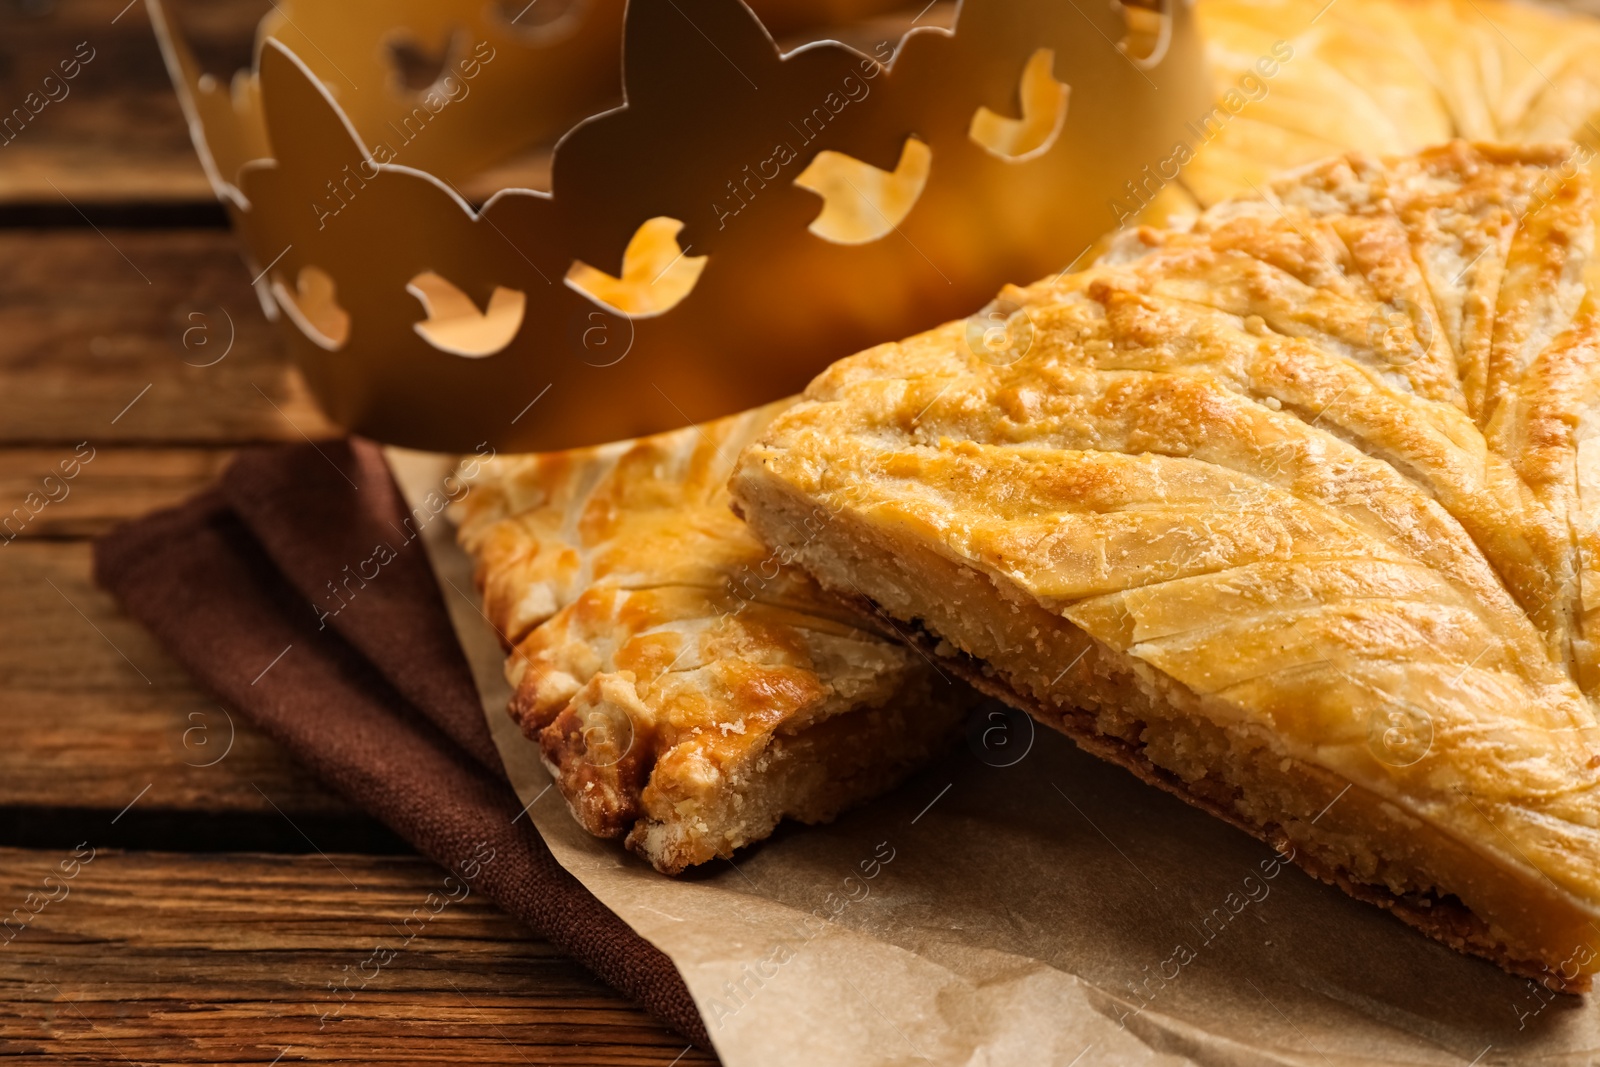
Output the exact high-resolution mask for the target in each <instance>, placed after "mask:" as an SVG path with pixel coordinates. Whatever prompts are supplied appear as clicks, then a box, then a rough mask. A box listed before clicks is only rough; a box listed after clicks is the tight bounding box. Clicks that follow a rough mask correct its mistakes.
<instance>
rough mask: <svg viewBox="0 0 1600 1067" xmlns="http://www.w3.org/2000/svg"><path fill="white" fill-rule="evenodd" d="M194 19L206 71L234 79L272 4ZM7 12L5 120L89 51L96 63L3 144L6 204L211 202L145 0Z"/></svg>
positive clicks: (33, 3)
mask: <svg viewBox="0 0 1600 1067" xmlns="http://www.w3.org/2000/svg"><path fill="white" fill-rule="evenodd" d="M183 10H184V14H185V18H184V25H185V27H186V28H187V30H188V32H189V34H190V36H191V38H192V40H193V42H194V45H195V49H196V52H197V53H198V54H199V56H200V58H201V62H202V63H204V64H205V65H206V67H207V69H210V70H218V71H223V72H227V73H231V72H232V70H233V69H234V68H235V67H237V66H238V65H240V64H241V63H244V62H246V61H247V60H248V58H249V55H250V42H251V39H252V36H253V34H254V30H255V23H256V21H257V20H258V19H259V18H260V17H261V15H262V13H263V12H265V11H267V10H268V4H267V2H266V0H209V2H207V3H205V4H189V5H186V6H185V7H184V9H183ZM0 11H3V13H4V14H3V17H4V19H5V21H6V23H7V25H6V30H5V32H4V33H0V114H10V113H11V111H12V109H14V108H16V107H19V106H23V105H24V102H25V100H26V98H27V95H28V94H29V93H40V95H41V96H42V95H43V94H42V92H41V86H42V83H43V80H44V78H45V76H46V75H51V74H54V75H56V76H57V77H59V76H60V73H61V72H60V70H59V64H60V63H61V62H62V61H63V60H68V59H71V58H72V57H74V55H75V54H77V53H78V51H79V48H80V46H83V47H85V48H86V49H88V50H89V51H87V52H84V53H83V54H90V52H92V54H93V58H92V59H91V60H90V61H89V62H88V63H86V64H83V65H82V66H81V69H80V70H79V72H78V75H77V77H75V78H73V79H72V80H71V81H70V82H67V83H66V87H67V94H66V95H65V96H64V97H62V98H61V99H59V100H57V101H53V102H50V103H48V104H45V105H44V106H43V107H42V108H40V109H39V111H38V113H37V114H36V115H33V116H32V118H31V119H30V120H29V121H28V122H27V124H26V125H25V126H22V127H21V128H20V130H16V131H14V132H15V139H14V140H11V141H9V143H6V144H5V145H4V146H0V203H7V202H33V203H45V204H49V203H55V204H59V203H61V202H62V201H63V200H66V201H70V202H71V203H75V204H78V205H80V206H83V207H89V206H92V205H93V204H95V203H96V202H100V201H114V202H126V201H132V200H141V201H146V202H149V201H203V200H209V199H211V187H210V185H209V184H208V183H207V181H206V177H205V173H204V172H203V171H202V170H201V169H200V164H199V162H198V160H197V159H196V157H195V154H194V149H193V148H192V147H191V146H190V144H189V134H188V130H187V128H186V127H185V125H184V121H183V114H182V112H181V111H180V110H179V108H178V101H177V98H176V97H175V96H173V93H172V86H171V83H170V82H169V81H168V80H167V74H166V70H165V68H164V67H163V66H162V64H161V55H160V52H159V50H158V49H157V48H156V42H155V37H154V35H153V34H152V32H151V29H150V19H149V16H148V15H147V14H146V13H145V11H144V5H143V4H142V3H141V2H139V0H135V2H134V3H132V4H131V5H130V4H129V0H70V2H66V0H0ZM55 93H56V95H57V96H60V94H61V90H60V89H56V90H55ZM35 106H37V104H35Z"/></svg>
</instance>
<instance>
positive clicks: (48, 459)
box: [0, 442, 234, 546]
mask: <svg viewBox="0 0 1600 1067" xmlns="http://www.w3.org/2000/svg"><path fill="white" fill-rule="evenodd" d="M80 444H83V445H86V446H87V448H85V449H84V450H81V451H80V449H79V448H78V447H77V446H76V445H71V444H68V445H58V446H54V447H35V448H0V546H3V545H4V544H6V543H8V542H10V541H11V540H14V539H17V538H28V539H35V538H81V537H98V536H99V535H100V534H103V533H105V532H106V531H107V530H109V529H111V527H112V526H114V525H115V524H117V523H119V522H123V521H126V520H128V519H132V518H136V517H138V516H140V515H144V514H145V513H147V512H150V511H153V510H155V509H157V508H164V507H170V506H172V505H173V504H176V503H178V502H179V501H182V500H184V499H186V498H187V497H189V496H192V495H193V494H195V493H197V492H199V491H200V490H202V489H204V488H206V487H207V486H208V485H210V484H211V483H212V482H214V481H215V480H216V478H217V476H218V475H219V474H221V473H222V469H223V468H224V467H226V466H227V465H228V461H229V460H230V459H231V458H232V457H233V455H234V453H233V450H231V449H224V448H211V449H207V448H127V447H116V446H106V445H101V446H99V447H94V446H92V445H88V444H87V442H80ZM83 457H87V458H88V462H83ZM69 475H72V476H71V477H69Z"/></svg>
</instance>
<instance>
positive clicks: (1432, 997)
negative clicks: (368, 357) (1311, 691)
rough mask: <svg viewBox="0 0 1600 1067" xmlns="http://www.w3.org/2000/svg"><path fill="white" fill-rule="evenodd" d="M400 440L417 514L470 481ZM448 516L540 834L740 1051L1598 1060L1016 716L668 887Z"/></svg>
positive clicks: (480, 667) (1548, 1010)
mask: <svg viewBox="0 0 1600 1067" xmlns="http://www.w3.org/2000/svg"><path fill="white" fill-rule="evenodd" d="M389 455H390V462H391V465H392V466H393V467H394V469H395V472H396V476H397V478H398V479H399V481H400V483H401V486H402V488H403V490H404V492H405V493H406V496H407V498H408V500H410V501H411V502H412V503H413V504H414V505H418V506H425V505H423V504H422V502H423V501H424V500H425V499H426V498H427V495H428V493H429V492H430V491H437V490H439V488H440V486H441V484H442V481H443V478H444V476H445V475H446V474H447V473H448V471H449V469H450V467H449V460H448V459H446V458H445V457H439V456H430V455H425V454H420V453H411V452H403V451H400V450H390V453H389ZM423 530H424V534H425V538H426V541H427V544H428V549H429V553H430V556H431V558H432V560H433V564H434V567H435V570H436V572H437V574H438V575H439V578H440V584H441V585H442V587H443V588H444V592H445V598H446V601H447V602H448V603H449V605H450V610H451V615H452V618H453V620H454V622H455V626H456V631H457V633H458V634H459V635H460V638H461V643H462V646H463V647H464V648H465V649H466V651H467V656H468V659H469V660H470V661H471V663H472V668H473V672H474V675H475V677H476V679H477V682H478V686H479V691H480V693H481V695H482V697H483V704H484V714H485V715H486V716H488V721H489V724H490V727H491V729H492V730H493V732H494V736H495V739H496V742H497V744H498V745H499V748H500V753H501V756H502V757H503V758H504V760H505V764H506V767H507V768H508V770H509V772H510V775H511V779H512V782H513V784H514V785H515V786H516V789H517V792H518V794H519V795H520V796H521V797H522V799H523V801H524V802H525V803H526V804H528V805H529V808H528V812H529V815H530V816H531V818H532V819H533V822H534V824H535V825H536V826H537V827H538V828H539V832H540V833H541V834H543V835H544V839H545V840H546V841H547V842H548V843H549V845H550V849H551V851H552V852H554V853H555V856H556V858H557V860H559V861H560V862H561V863H562V864H563V865H564V866H565V867H566V868H567V869H568V870H570V871H571V872H572V873H573V874H574V875H575V876H576V877H577V878H578V879H579V880H580V881H582V882H583V883H584V885H586V886H587V887H588V888H589V889H590V890H591V891H593V892H594V894H595V895H596V896H597V897H599V898H600V899H601V900H602V901H604V902H605V904H606V905H607V906H608V907H610V908H611V909H612V910H613V911H615V912H616V913H617V914H618V915H619V916H621V917H622V918H623V919H624V920H625V921H626V922H628V923H629V924H630V925H632V926H633V928H634V929H636V930H637V931H639V933H640V934H642V935H643V936H644V937H646V938H648V939H649V940H650V941H652V942H653V943H655V944H656V945H658V946H659V947H660V948H661V949H662V951H664V952H666V953H667V954H668V955H669V956H671V957H672V959H673V961H674V962H675V963H676V964H677V966H678V969H679V970H680V971H681V972H682V974H683V978H684V981H685V982H686V983H687V985H688V988H689V991H690V993H691V994H692V995H693V996H694V998H695V1001H696V1003H697V1004H698V1005H699V1007H700V1012H701V1014H702V1016H704V1018H705V1020H706V1025H707V1028H708V1030H709V1031H710V1034H711V1038H712V1041H713V1042H714V1043H715V1045H716V1048H717V1052H718V1053H719V1054H720V1055H721V1057H722V1060H723V1062H724V1063H725V1064H727V1065H728V1067H791V1065H792V1067H814V1065H829V1067H867V1065H912V1064H937V1065H941V1067H942V1065H952V1067H954V1065H971V1067H980V1065H981V1067H1002V1065H1004V1067H1010V1065H1028V1067H1036V1065H1043V1064H1059V1065H1076V1067H1091V1065H1100V1064H1186V1063H1195V1064H1207V1065H1227V1067H1232V1065H1245V1064H1305V1065H1325V1067H1327V1065H1340V1067H1343V1065H1345V1064H1368V1063H1375V1062H1376V1063H1394V1064H1453V1065H1461V1064H1511V1063H1516V1064H1527V1063H1533V1062H1537V1063H1540V1064H1574V1065H1576V1064H1589V1063H1591V1062H1593V1061H1594V1060H1595V1059H1596V1058H1600V1008H1597V1007H1596V1006H1595V1002H1596V1000H1597V998H1596V997H1589V998H1586V999H1585V998H1578V997H1572V996H1563V995H1557V994H1552V993H1550V992H1547V991H1546V990H1544V989H1543V988H1541V987H1539V986H1538V985H1537V984H1535V983H1533V982H1529V981H1527V980H1525V979H1520V978H1514V977H1512V976H1510V975H1507V974H1504V973H1502V972H1501V971H1499V970H1498V969H1497V968H1495V967H1494V966H1492V965H1490V964H1487V963H1483V962H1480V961H1478V960H1474V959H1470V958H1468V957H1466V956H1462V955H1459V954H1457V953H1455V952H1453V951H1451V950H1450V949H1447V948H1445V947H1443V946H1441V945H1439V944H1436V943H1434V942H1433V941H1430V940H1428V939H1426V938H1424V937H1422V936H1421V935H1420V934H1417V933H1415V932H1414V931H1412V930H1411V929H1410V928H1409V927H1406V926H1405V925H1403V924H1402V923H1400V922H1399V921H1398V920H1396V919H1393V918H1391V917H1390V916H1389V915H1387V914H1386V913H1384V912H1383V911H1381V910H1379V909H1377V908H1373V907H1370V906H1368V905H1364V904H1360V903H1357V902H1356V901H1353V900H1351V899H1349V898H1348V897H1346V896H1345V895H1344V894H1343V893H1341V892H1340V891H1338V890H1337V889H1334V888H1332V887H1329V886H1325V885H1323V884H1321V883H1320V882H1316V881H1314V880H1313V879H1311V878H1310V877H1308V876H1306V875H1304V874H1302V873H1301V872H1300V871H1299V870H1298V869H1297V868H1295V867H1293V866H1292V865H1290V864H1287V863H1284V862H1282V861H1281V860H1280V858H1279V857H1277V856H1276V855H1275V854H1274V853H1273V852H1272V850H1271V849H1269V848H1268V847H1266V846H1265V845H1262V844H1260V843H1259V842H1256V841H1254V840H1252V839H1251V838H1249V837H1247V836H1245V835H1244V834H1242V833H1240V832H1238V831H1236V830H1233V829H1231V828H1229V827H1227V826H1225V825H1223V824H1222V823H1220V822H1217V821H1216V820H1214V819H1212V818H1210V817H1209V816H1207V815H1205V814H1203V813H1201V812H1199V811H1196V810H1194V809H1192V808H1189V807H1188V806H1187V805H1185V804H1183V803H1182V802H1181V801H1179V800H1176V799H1174V798H1172V797H1170V796H1167V795H1166V794H1164V793H1161V792H1159V791H1158V790H1156V789H1153V788H1151V787H1149V786H1146V785H1144V784H1142V783H1140V782H1139V781H1137V780H1136V779H1134V778H1133V777H1132V776H1131V775H1129V774H1128V773H1126V772H1125V771H1122V770H1121V769H1119V768H1116V767H1113V766H1110V765H1108V764H1104V763H1101V762H1100V761H1098V760H1096V759H1094V758H1092V757H1089V756H1086V755H1084V754H1083V753H1081V752H1079V751H1077V749H1076V748H1075V747H1074V746H1073V744H1072V743H1071V742H1070V741H1068V740H1067V739H1066V738H1064V737H1060V736H1057V735H1055V734H1053V733H1050V732H1048V731H1046V730H1044V729H1043V728H1042V727H1041V728H1039V729H1038V730H1037V731H1036V730H1035V728H1034V727H1033V726H1032V725H1031V722H1030V720H1028V719H1027V718H1026V717H1025V716H1022V715H1021V714H1020V713H1007V712H1005V711H1003V710H1001V709H999V708H998V706H995V705H990V706H987V707H985V708H983V709H980V711H979V712H978V713H977V714H976V715H975V716H974V718H973V721H972V723H971V724H970V726H969V729H968V731H967V736H966V738H965V739H964V741H963V742H962V743H960V744H958V745H957V746H956V747H955V748H954V749H953V750H952V751H951V752H950V753H949V754H948V755H947V756H946V757H945V758H943V759H942V760H940V761H938V762H937V763H936V764H935V765H933V766H930V767H929V768H927V769H926V770H925V771H924V772H923V773H921V774H919V775H917V776H916V777H914V778H913V779H911V780H910V781H909V782H907V783H906V784H904V785H903V786H901V787H900V788H898V789H896V790H895V791H893V792H892V793H890V794H889V795H887V796H886V797H884V798H882V799H880V800H878V801H876V802H873V803H870V804H868V805H866V806H865V807H863V808H861V809H859V810H857V811H855V812H852V813H850V814H848V815H846V816H845V817H843V818H841V819H840V820H838V821H837V822H836V823H834V824H832V825H829V826H820V827H803V826H789V827H785V828H783V829H781V830H780V832H779V833H778V834H777V835H776V836H775V837H774V838H773V839H772V840H770V841H768V842H766V843H764V844H762V845H760V846H758V847H755V848H751V849H747V850H745V851H743V852H742V853H740V854H739V855H738V856H737V857H735V859H734V861H733V862H731V863H730V862H714V863H712V864H709V865H707V866H708V867H709V870H706V871H704V872H701V873H696V874H692V875H689V876H685V877H682V878H678V879H671V878H667V877H664V876H662V875H659V874H657V873H656V872H655V871H654V870H652V869H651V868H650V867H649V865H648V864H646V863H644V862H643V861H641V860H639V859H637V858H635V857H634V856H632V855H631V854H628V853H626V852H625V851H624V850H623V849H622V847H621V845H620V844H618V843H616V842H608V841H599V840H596V839H594V838H591V837H589V836H588V835H587V834H586V833H584V832H583V831H582V830H580V829H579V828H578V826H577V824H576V823H575V822H574V821H573V820H572V818H571V816H570V815H569V814H568V813H567V809H566V805H565V803H564V801H563V800H562V798H561V795H560V793H559V791H557V790H556V789H554V788H553V787H552V785H551V782H550V778H549V776H548V775H547V774H546V773H545V771H544V769H543V768H542V766H541V765H540V764H539V762H538V759H537V752H536V748H535V746H534V745H533V743H532V742H529V741H527V740H526V739H525V738H523V736H522V734H521V732H520V731H519V730H518V729H517V727H516V726H515V724H514V723H512V721H511V719H510V717H509V716H508V715H507V714H506V712H505V705H506V701H507V699H508V698H509V696H510V690H509V687H508V686H507V684H506V682H505V680H504V677H503V675H502V666H503V663H504V656H503V654H502V653H501V651H500V647H499V644H498V642H497V641H496V638H495V635H494V633H493V630H492V629H491V628H490V626H489V623H488V622H487V620H486V619H485V618H484V616H483V615H482V613H481V612H480V611H479V608H478V598H477V594H476V592H475V590H474V589H473V587H472V584H471V564H470V561H469V560H468V559H467V558H466V556H465V554H464V553H462V552H461V550H460V549H458V548H457V547H456V545H455V543H454V540H453V537H454V531H453V530H452V529H451V528H450V527H449V525H448V523H447V522H446V521H445V520H444V519H443V518H442V517H441V518H440V519H439V520H438V521H434V522H429V523H428V524H426V525H425V526H424V527H423Z"/></svg>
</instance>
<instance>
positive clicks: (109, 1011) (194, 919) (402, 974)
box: [0, 840, 715, 1067]
mask: <svg viewBox="0 0 1600 1067" xmlns="http://www.w3.org/2000/svg"><path fill="white" fill-rule="evenodd" d="M74 844H76V842H68V843H64V844H63V845H62V847H61V848H60V849H59V850H56V851H20V850H15V849H0V904H3V908H4V910H5V911H8V912H9V910H10V909H11V908H13V907H17V906H22V905H24V901H26V900H28V896H27V895H28V894H29V893H30V892H32V893H39V894H40V895H41V897H42V896H46V895H48V896H54V897H57V898H59V899H57V900H55V901H53V902H50V903H48V904H45V905H44V906H43V907H42V909H41V910H40V911H39V912H38V913H37V915H35V916H34V917H33V918H32V921H31V922H30V923H29V925H27V926H26V927H25V928H24V929H23V930H22V932H21V933H20V934H18V935H17V936H16V937H15V939H14V940H12V941H11V942H10V943H9V944H8V945H5V946H4V947H3V949H0V998H3V1000H4V1001H5V1006H4V1008H3V1009H0V1056H27V1057H44V1056H49V1057H50V1058H51V1060H52V1062H56V1063H64V1064H87V1063H114V1062H120V1061H127V1062H130V1063H145V1062H161V1063H258V1064H268V1063H272V1062H282V1063H289V1062H294V1061H296V1060H302V1059H335V1060H342V1061H347V1062H352V1063H362V1064H383V1063H400V1062H404V1063H407V1064H419V1063H440V1064H442V1063H470V1064H508V1065H516V1067H525V1065H526V1064H529V1063H538V1064H617V1065H623V1064H627V1065H644V1064H651V1065H655V1067H663V1065H666V1064H669V1063H676V1064H677V1065H679V1067H688V1065H690V1064H706V1063H714V1062H715V1060H714V1059H713V1058H712V1057H710V1056H708V1055H706V1054H704V1053H702V1052H700V1051H699V1050H695V1049H688V1050H686V1043H685V1042H684V1040H683V1039H682V1038H680V1037H678V1036H677V1035H676V1034H675V1033H673V1032H671V1031H670V1030H668V1029H667V1028H666V1027H665V1026H663V1025H662V1024H660V1023H658V1022H656V1021H654V1020H653V1019H651V1018H650V1017H649V1016H648V1015H646V1014H644V1012H643V1011H642V1010H640V1009H639V1008H637V1007H635V1006H634V1005H632V1004H631V1003H629V1002H628V1001H626V1000H624V999H623V998H621V997H620V996H619V995H618V994H616V993H614V992H612V991H611V990H609V989H607V988H606V987H605V986H603V985H601V984H600V983H599V982H598V981H597V980H595V979H594V978H593V977H591V976H590V975H589V974H588V973H587V972H585V971H583V970H582V969H581V968H580V967H579V966H578V965H577V964H575V963H573V962H571V961H570V960H567V959H565V958H563V957H562V956H561V955H560V954H559V953H557V952H556V951H555V950H553V949H552V948H551V947H550V946H549V945H548V944H547V943H545V942H543V941H540V940H538V939H537V938H535V937H533V936H532V935H531V934H530V933H529V932H528V931H527V930H526V929H525V928H523V927H522V926H520V925H519V924H518V923H517V922H516V921H515V920H513V919H511V918H509V917H508V916H506V915H504V914H503V913H501V912H500V911H499V910H498V909H497V908H496V907H495V906H494V905H493V903H492V902H490V901H489V900H487V899H486V898H484V897H482V896H480V895H479V894H476V893H471V892H467V894H466V895H465V896H463V895H462V894H463V890H464V889H465V886H464V885H463V884H462V883H460V882H459V881H457V880H454V879H452V880H450V881H449V882H447V881H446V878H447V875H446V873H445V872H444V871H443V870H441V869H439V868H438V867H435V866H433V865H432V864H430V863H428V862H427V861H425V860H421V859H416V858H404V857H394V858H375V857H365V856H351V855H337V854H336V855H331V856H327V857H322V856H317V855H310V856H300V857H278V856H274V857H265V856H259V855H239V854H234V855H217V856H190V855H169V854H159V853H118V852H112V851H99V852H96V853H95V854H94V855H93V858H92V859H91V860H90V861H89V862H88V863H86V864H85V863H82V862H81V861H79V863H78V864H77V866H76V867H74V865H73V864H72V862H71V857H72V854H73V845H74ZM93 847H94V842H93V841H92V840H91V841H90V842H89V843H88V847H87V848H84V849H82V850H79V852H80V855H83V856H88V855H89V849H90V848H93ZM63 862H65V863H66V864H67V867H66V870H69V871H70V870H76V871H77V875H76V877H75V878H72V879H70V880H63V876H62V873H61V865H62V864H63ZM52 872H55V874H56V878H55V880H53V881H52V882H51V883H50V888H49V889H46V888H45V883H44V878H45V877H46V876H47V875H49V874H51V873H52ZM429 894H436V895H435V896H434V897H433V898H432V899H431V900H430V897H429ZM450 897H455V898H458V899H456V900H455V901H449V900H448V898H450ZM39 899H40V898H38V897H36V898H34V899H33V900H32V901H31V906H38V904H39ZM434 908H438V909H439V910H438V911H437V912H434V911H433V909H434ZM423 916H431V918H428V919H427V921H426V922H423V921H422V918H421V917H423ZM408 918H411V920H412V921H411V924H410V927H409V931H411V932H413V933H414V936H413V937H411V939H410V940H409V941H408V940H407V930H406V929H403V928H402V924H404V923H406V921H407V919H408ZM5 936H7V935H6V934H5V933H4V932H3V931H0V939H3V938H4V937H5ZM380 948H382V949H388V950H390V951H394V952H395V953H396V954H395V955H394V956H393V958H392V959H390V960H389V962H388V963H387V964H386V965H384V966H381V967H380V966H378V965H377V964H375V963H368V961H369V960H370V959H372V958H373V953H374V952H375V951H376V950H378V949H380ZM380 958H382V957H380ZM363 974H365V975H367V976H369V977H370V980H369V981H368V982H367V984H366V985H365V987H361V985H360V979H361V976H362V975H363ZM374 975H375V976H374ZM347 977H349V978H350V979H351V981H350V982H349V985H348V987H345V986H342V985H341V983H343V981H344V980H345V979H346V978H347ZM335 985H338V986H340V988H348V989H350V990H351V991H352V992H353V995H346V996H343V997H340V996H335V994H334V993H333V992H332V989H331V987H332V986H335ZM280 1056H281V1060H280V1059H278V1058H279V1057H280ZM675 1057H681V1058H677V1059H675Z"/></svg>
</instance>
